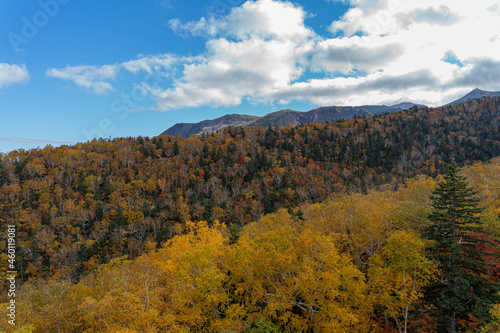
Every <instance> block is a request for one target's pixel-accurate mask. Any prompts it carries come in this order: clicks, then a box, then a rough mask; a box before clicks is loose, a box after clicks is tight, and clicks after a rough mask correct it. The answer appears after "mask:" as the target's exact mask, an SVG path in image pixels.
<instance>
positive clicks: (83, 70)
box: [47, 65, 118, 95]
mask: <svg viewBox="0 0 500 333" xmlns="http://www.w3.org/2000/svg"><path fill="white" fill-rule="evenodd" d="M117 73H118V68H117V66H116V65H104V66H83V65H82V66H66V68H63V69H55V68H51V69H49V70H48V71H47V76H48V77H54V78H59V79H64V80H70V81H73V82H74V83H75V84H77V85H79V86H81V87H84V88H86V89H88V90H89V91H91V92H93V93H96V94H99V95H101V94H106V93H108V92H110V91H113V90H114V89H113V87H112V86H111V84H110V83H108V82H107V81H106V80H109V79H114V78H115V77H116V74H117Z"/></svg>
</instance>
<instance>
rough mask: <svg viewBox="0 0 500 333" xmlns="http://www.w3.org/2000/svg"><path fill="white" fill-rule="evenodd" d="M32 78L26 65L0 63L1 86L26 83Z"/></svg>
mask: <svg viewBox="0 0 500 333" xmlns="http://www.w3.org/2000/svg"><path fill="white" fill-rule="evenodd" d="M30 78H31V77H30V74H29V72H28V70H27V69H26V66H25V65H22V66H19V65H9V64H6V63H0V88H2V87H4V86H8V85H12V84H19V83H23V84H25V83H27V82H28V81H29V80H30Z"/></svg>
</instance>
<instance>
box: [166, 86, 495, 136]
mask: <svg viewBox="0 0 500 333" xmlns="http://www.w3.org/2000/svg"><path fill="white" fill-rule="evenodd" d="M485 96H487V97H496V96H500V91H499V92H492V91H484V90H480V89H477V88H476V89H474V90H472V91H471V92H469V93H468V94H467V95H465V96H463V97H461V98H459V99H457V100H455V101H453V102H450V103H448V104H446V105H444V106H448V105H454V104H457V103H461V102H464V101H466V100H468V99H474V98H481V97H485ZM422 106H424V105H422V104H415V103H411V102H404V103H399V104H396V105H391V106H386V105H362V106H323V107H319V108H316V109H313V110H310V111H306V112H301V111H295V110H291V109H285V110H280V111H275V112H271V113H268V114H266V115H265V116H263V117H259V116H250V115H242V114H228V115H225V116H222V117H220V118H216V119H212V120H203V121H201V122H198V123H178V124H175V125H174V126H172V127H170V128H169V129H167V130H166V131H164V132H163V133H161V135H171V136H181V137H189V136H190V135H192V134H195V135H200V134H210V133H214V132H217V131H218V130H220V129H222V128H224V127H228V126H243V127H253V126H288V125H292V126H296V125H301V124H308V123H313V122H320V123H323V122H330V121H333V120H338V119H349V118H352V117H354V116H371V115H376V114H381V113H389V112H398V111H403V110H407V109H410V108H412V107H418V108H420V107H422Z"/></svg>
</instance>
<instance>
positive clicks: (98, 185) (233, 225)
mask: <svg viewBox="0 0 500 333" xmlns="http://www.w3.org/2000/svg"><path fill="white" fill-rule="evenodd" d="M499 120H500V98H483V99H480V100H472V101H468V102H465V103H462V104H457V105H454V106H450V107H445V108H437V109H428V108H421V109H418V110H417V109H411V110H409V111H406V112H399V113H391V114H382V115H378V116H374V117H362V118H355V119H351V120H348V121H335V122H331V123H325V124H318V123H316V124H308V125H304V126H299V127H285V128H275V127H267V128H266V127H258V128H255V129H247V128H229V129H226V130H224V131H222V132H220V133H216V134H213V135H209V136H195V137H191V138H188V139H182V138H178V137H177V138H174V137H168V136H167V137H165V136H163V137H155V138H151V139H149V138H141V137H139V138H128V139H125V138H124V139H115V140H113V141H107V140H100V141H92V142H88V143H82V144H78V145H75V146H63V147H58V148H50V147H48V148H45V149H42V150H40V149H38V150H37V149H35V150H30V151H22V150H21V151H14V152H11V153H9V154H8V155H4V156H2V158H1V163H0V211H1V216H0V220H1V222H2V223H3V224H16V225H17V228H18V231H17V232H18V234H17V237H18V239H19V249H18V255H19V259H18V271H19V272H20V276H21V278H22V279H24V280H25V279H27V278H29V277H36V276H45V277H51V276H54V277H57V278H66V279H75V278H77V277H78V276H79V275H80V274H81V273H82V272H85V271H88V270H91V269H93V268H95V267H96V266H97V265H99V264H103V263H107V262H108V261H109V260H110V259H112V258H115V257H120V256H122V255H125V254H126V255H128V256H129V257H130V258H135V257H137V256H138V255H140V254H142V253H144V251H145V250H146V249H147V248H148V247H151V246H153V247H154V246H156V244H161V243H163V242H165V241H167V240H168V239H170V238H171V237H172V236H174V235H176V234H180V233H182V232H183V230H184V229H185V224H186V222H188V221H201V220H204V221H208V222H209V223H213V222H214V221H216V220H218V221H220V222H225V223H226V224H227V225H228V226H229V229H230V230H231V232H232V233H233V234H234V235H236V234H237V232H238V229H239V228H240V226H242V225H245V224H247V223H250V222H252V221H256V220H258V219H259V218H260V217H261V216H262V215H263V214H265V213H271V212H274V211H276V210H278V209H280V208H289V207H295V206H297V205H299V204H300V203H307V202H310V203H314V202H321V201H323V200H324V199H325V198H327V197H328V196H329V195H332V194H335V193H344V192H346V191H347V192H349V191H355V192H356V191H361V192H366V191H367V190H368V189H370V188H374V187H377V186H380V185H384V184H389V185H390V187H392V188H395V189H397V188H398V187H399V186H400V185H402V184H403V183H404V182H405V179H406V178H407V177H412V176H415V175H417V174H427V175H431V176H435V175H437V174H438V172H439V171H440V170H441V169H442V168H443V166H445V165H446V164H448V163H449V162H451V161H455V162H456V163H458V164H459V165H464V164H469V163H471V162H473V161H481V160H483V161H484V160H487V159H489V158H491V157H493V156H497V155H500V134H499V125H500V122H499ZM384 186H385V185H384ZM3 236H4V235H2V237H3ZM2 241H3V242H5V239H2Z"/></svg>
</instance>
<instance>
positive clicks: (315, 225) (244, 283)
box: [0, 158, 500, 333]
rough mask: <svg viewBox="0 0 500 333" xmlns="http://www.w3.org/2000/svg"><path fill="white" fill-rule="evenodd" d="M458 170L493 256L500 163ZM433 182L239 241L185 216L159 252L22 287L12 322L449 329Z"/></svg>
mask: <svg viewBox="0 0 500 333" xmlns="http://www.w3.org/2000/svg"><path fill="white" fill-rule="evenodd" d="M461 174H462V175H463V176H465V177H467V179H468V181H469V183H470V185H471V186H473V187H474V188H475V189H477V190H479V192H478V194H477V198H478V199H479V201H480V205H481V206H482V207H484V209H485V211H484V213H483V214H482V215H481V218H480V222H481V224H482V225H483V226H484V227H485V231H486V232H487V233H486V234H478V233H475V234H472V233H471V234H469V235H468V236H469V241H470V240H471V239H472V240H474V239H485V237H487V234H490V235H491V236H490V237H489V240H490V243H488V244H491V245H488V246H489V247H488V248H483V249H482V250H483V252H484V251H486V252H489V253H497V254H498V243H496V242H497V241H498V240H499V239H500V220H499V218H498V216H499V213H500V193H499V192H498V188H500V160H499V158H497V159H495V160H493V161H491V163H479V164H475V165H473V166H469V167H466V168H464V169H463V170H462V172H461ZM435 188H436V180H435V179H433V178H430V177H428V176H423V175H420V176H418V177H416V178H414V179H410V180H408V181H407V182H406V184H405V185H404V186H401V187H400V188H399V189H398V190H396V191H394V190H390V189H388V187H383V188H381V190H369V191H368V192H367V193H366V194H362V193H351V194H346V193H339V194H335V195H332V196H330V197H329V198H328V199H327V200H325V201H324V202H322V203H316V204H304V205H302V206H301V207H300V208H295V209H293V210H285V209H280V210H278V211H277V212H275V213H272V214H268V215H265V216H264V217H263V218H261V219H260V220H259V221H258V222H254V223H249V224H247V225H246V226H244V227H243V230H242V231H241V232H240V234H239V237H238V238H237V239H234V238H233V235H232V233H231V232H230V230H228V228H227V226H226V225H224V224H221V223H219V222H217V221H216V222H213V223H208V224H207V223H206V222H204V221H202V222H187V223H186V225H185V226H186V230H185V232H183V233H181V234H180V235H178V236H175V237H174V238H172V239H171V240H169V241H167V242H166V243H164V244H163V246H162V247H161V248H160V249H156V246H155V244H151V243H148V244H146V247H145V253H144V254H143V255H142V256H139V257H138V258H136V259H135V260H129V259H127V258H126V257H122V258H116V259H113V260H111V261H110V262H109V263H108V264H105V265H101V266H99V267H96V269H94V270H91V271H89V272H88V273H87V274H85V275H84V276H83V277H82V278H81V279H79V281H78V282H75V283H73V282H71V281H69V280H68V279H65V278H62V277H61V276H54V277H52V278H51V279H40V278H35V279H31V280H30V281H29V282H27V283H25V284H24V285H23V286H22V287H21V288H20V291H19V292H18V296H17V299H18V303H17V305H18V307H19V308H22V309H26V311H25V312H23V315H22V316H21V317H20V319H19V325H20V326H22V327H23V332H31V331H32V330H33V332H44V333H46V332H84V331H85V332H109V333H111V332H141V331H144V332H250V333H252V332H253V333H256V332H274V333H282V332H300V331H302V332H388V333H392V332H403V331H408V332H441V331H446V330H445V329H443V327H442V326H440V321H441V320H442V319H443V318H441V317H440V314H439V313H437V312H436V308H435V307H434V306H433V305H432V303H431V302H429V301H430V299H427V298H426V296H425V295H426V294H425V291H426V289H427V288H428V287H430V286H433V285H434V284H435V283H436V282H437V280H438V266H437V265H436V263H435V262H433V261H431V260H430V259H429V258H428V257H427V255H426V248H427V247H428V246H429V245H430V244H431V243H429V242H428V241H426V240H425V239H424V238H422V236H421V233H422V231H424V230H425V229H426V228H427V227H428V226H429V225H430V223H431V220H430V219H429V218H428V216H429V214H430V213H431V211H432V209H433V207H431V193H432V192H433V190H434V189H435ZM488 258H491V256H489V257H488ZM490 263H491V265H490V266H489V267H488V271H487V272H486V274H485V275H484V276H485V278H486V279H487V281H488V283H498V282H499V281H500V268H499V267H500V266H499V263H498V258H496V259H494V261H492V262H490ZM468 306H469V307H471V305H470V304H469V305H468ZM1 309H2V310H1V314H2V315H4V316H5V311H6V309H7V307H6V305H5V306H4V304H2V307H1ZM491 315H492V320H490V319H489V318H487V317H486V318H485V317H476V316H474V314H472V313H469V315H468V316H467V317H466V318H467V320H459V321H457V330H458V331H459V332H479V330H480V329H481V328H483V329H484V330H483V331H481V332H495V327H499V325H500V304H498V305H496V307H495V308H493V310H492V312H491ZM485 325H486V326H485ZM403 328H404V330H403ZM0 329H2V328H1V327H0ZM19 332H20V331H19Z"/></svg>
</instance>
